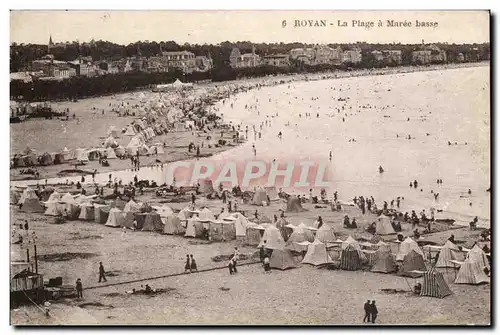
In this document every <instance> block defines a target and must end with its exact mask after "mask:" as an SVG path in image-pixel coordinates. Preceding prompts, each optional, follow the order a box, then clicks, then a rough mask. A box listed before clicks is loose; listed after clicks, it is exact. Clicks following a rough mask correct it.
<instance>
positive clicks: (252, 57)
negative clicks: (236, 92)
mask: <svg viewBox="0 0 500 335" xmlns="http://www.w3.org/2000/svg"><path fill="white" fill-rule="evenodd" d="M229 63H230V66H231V67H232V68H245V67H256V66H259V65H260V64H261V58H260V56H259V55H257V54H256V53H255V47H253V48H252V52H251V53H246V54H241V53H240V50H239V49H238V48H233V50H232V51H231V55H230V56H229Z"/></svg>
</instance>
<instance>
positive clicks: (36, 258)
mask: <svg viewBox="0 0 500 335" xmlns="http://www.w3.org/2000/svg"><path fill="white" fill-rule="evenodd" d="M35 273H36V274H38V257H37V252H36V244H35Z"/></svg>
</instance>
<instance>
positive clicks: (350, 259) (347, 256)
mask: <svg viewBox="0 0 500 335" xmlns="http://www.w3.org/2000/svg"><path fill="white" fill-rule="evenodd" d="M340 268H341V269H342V270H349V271H355V270H358V269H360V268H361V260H360V257H359V252H358V251H357V250H356V249H355V248H354V247H353V246H352V245H348V246H347V248H345V249H344V250H342V255H341V256H340Z"/></svg>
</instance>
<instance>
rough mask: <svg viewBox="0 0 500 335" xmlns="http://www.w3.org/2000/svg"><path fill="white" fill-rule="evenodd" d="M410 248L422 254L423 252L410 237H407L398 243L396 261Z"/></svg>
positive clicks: (400, 259)
mask: <svg viewBox="0 0 500 335" xmlns="http://www.w3.org/2000/svg"><path fill="white" fill-rule="evenodd" d="M412 250H415V252H417V253H418V254H420V255H422V256H424V252H423V251H422V249H420V247H419V246H418V244H417V242H415V241H414V240H412V239H411V238H410V237H407V238H406V240H404V241H403V242H401V243H400V244H399V252H398V254H397V256H396V261H402V260H404V258H405V256H406V255H408V253H409V252H410V251H412Z"/></svg>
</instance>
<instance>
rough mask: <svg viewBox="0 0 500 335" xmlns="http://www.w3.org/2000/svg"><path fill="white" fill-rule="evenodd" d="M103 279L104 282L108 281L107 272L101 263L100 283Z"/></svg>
mask: <svg viewBox="0 0 500 335" xmlns="http://www.w3.org/2000/svg"><path fill="white" fill-rule="evenodd" d="M101 279H102V280H104V282H107V281H108V280H107V279H106V272H105V271H104V266H103V265H102V262H99V283H100V282H101Z"/></svg>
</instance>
